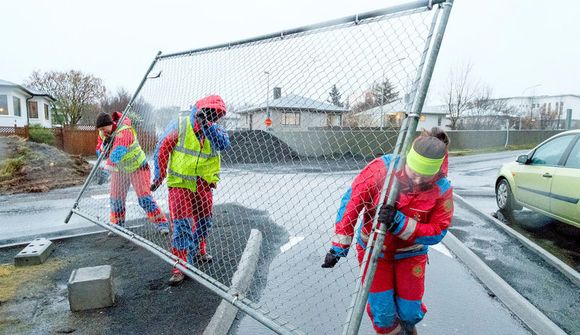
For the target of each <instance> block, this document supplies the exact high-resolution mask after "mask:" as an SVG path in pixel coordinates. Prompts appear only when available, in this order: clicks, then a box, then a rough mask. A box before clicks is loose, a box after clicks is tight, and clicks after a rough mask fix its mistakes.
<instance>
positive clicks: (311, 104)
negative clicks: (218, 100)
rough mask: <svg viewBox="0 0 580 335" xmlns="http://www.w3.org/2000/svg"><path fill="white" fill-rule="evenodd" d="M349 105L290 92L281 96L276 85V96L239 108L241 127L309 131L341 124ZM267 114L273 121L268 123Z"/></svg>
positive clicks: (279, 89)
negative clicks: (334, 103) (336, 104)
mask: <svg viewBox="0 0 580 335" xmlns="http://www.w3.org/2000/svg"><path fill="white" fill-rule="evenodd" d="M346 112H348V109H347V108H344V107H338V106H335V105H332V104H329V103H326V102H321V101H318V100H314V99H310V98H307V97H303V96H299V95H295V94H290V95H287V96H282V91H281V88H279V87H275V88H274V99H272V100H269V101H265V102H263V103H261V104H259V105H256V106H252V107H249V108H245V109H242V110H239V111H237V113H238V115H239V116H240V117H241V120H240V123H239V125H240V128H241V129H250V130H274V131H287V130H307V129H308V128H323V127H339V126H341V125H342V115H343V114H344V113H346ZM268 113H269V114H270V120H271V122H272V124H271V125H270V126H267V125H266V119H267V115H268Z"/></svg>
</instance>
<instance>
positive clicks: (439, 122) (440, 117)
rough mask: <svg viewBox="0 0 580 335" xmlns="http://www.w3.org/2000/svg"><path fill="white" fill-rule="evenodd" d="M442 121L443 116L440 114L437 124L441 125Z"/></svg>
mask: <svg viewBox="0 0 580 335" xmlns="http://www.w3.org/2000/svg"><path fill="white" fill-rule="evenodd" d="M442 121H443V116H441V115H439V116H438V117H437V126H438V127H441V122H442Z"/></svg>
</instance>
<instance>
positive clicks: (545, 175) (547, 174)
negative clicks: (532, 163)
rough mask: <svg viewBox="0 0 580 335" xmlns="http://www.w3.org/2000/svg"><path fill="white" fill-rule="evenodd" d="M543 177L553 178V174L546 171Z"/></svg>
mask: <svg viewBox="0 0 580 335" xmlns="http://www.w3.org/2000/svg"><path fill="white" fill-rule="evenodd" d="M542 177H545V178H552V175H551V174H549V173H547V172H546V173H544V174H543V175H542Z"/></svg>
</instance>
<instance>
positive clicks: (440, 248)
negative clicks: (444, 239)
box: [431, 243, 453, 258]
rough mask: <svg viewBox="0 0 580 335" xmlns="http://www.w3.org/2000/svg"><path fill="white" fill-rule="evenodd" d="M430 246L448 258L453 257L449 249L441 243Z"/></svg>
mask: <svg viewBox="0 0 580 335" xmlns="http://www.w3.org/2000/svg"><path fill="white" fill-rule="evenodd" d="M431 248H433V249H435V250H437V251H439V252H440V253H442V254H443V255H445V256H447V257H449V258H453V254H451V251H449V249H447V247H446V246H445V245H443V243H437V244H435V245H432V246H431Z"/></svg>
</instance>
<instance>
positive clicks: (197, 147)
mask: <svg viewBox="0 0 580 335" xmlns="http://www.w3.org/2000/svg"><path fill="white" fill-rule="evenodd" d="M178 136H179V138H178V140H177V145H176V146H175V148H173V151H172V152H171V156H170V158H169V160H170V161H169V171H168V177H167V185H168V186H169V187H180V188H188V189H190V190H192V191H194V192H195V190H196V182H197V178H202V179H203V180H205V181H206V182H208V183H209V184H212V183H217V182H218V181H219V180H220V178H219V173H220V168H221V157H220V153H219V151H215V150H213V148H212V147H211V142H210V141H209V140H208V139H207V137H206V138H205V139H204V141H203V147H202V146H201V143H200V142H199V140H198V138H197V136H196V135H195V133H194V132H193V127H192V125H191V120H190V118H189V116H187V117H180V118H179V134H178Z"/></svg>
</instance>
